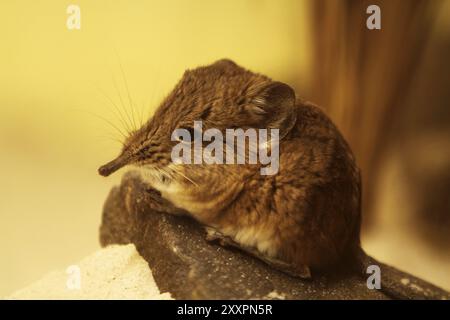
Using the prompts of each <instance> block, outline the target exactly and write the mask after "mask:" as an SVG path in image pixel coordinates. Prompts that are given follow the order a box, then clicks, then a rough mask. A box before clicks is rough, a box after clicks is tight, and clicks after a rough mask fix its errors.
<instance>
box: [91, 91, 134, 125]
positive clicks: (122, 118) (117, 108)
mask: <svg viewBox="0 0 450 320" xmlns="http://www.w3.org/2000/svg"><path fill="white" fill-rule="evenodd" d="M97 90H99V91H100V93H101V94H102V95H103V96H104V98H105V99H107V100H108V101H109V102H110V103H111V104H112V105H113V107H114V109H115V111H116V112H117V113H115V114H116V116H118V118H119V120H120V122H121V123H122V125H123V126H124V129H125V130H126V131H127V133H128V134H130V133H131V130H130V128H129V126H128V123H127V122H126V121H125V117H124V115H123V113H122V112H121V110H120V108H119V107H118V106H117V104H116V103H115V102H114V100H113V99H111V97H109V96H108V95H107V94H106V92H104V91H103V90H101V89H100V88H97Z"/></svg>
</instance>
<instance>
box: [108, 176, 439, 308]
mask: <svg viewBox="0 0 450 320" xmlns="http://www.w3.org/2000/svg"><path fill="white" fill-rule="evenodd" d="M160 203H161V199H160V198H158V195H157V193H156V192H155V191H152V190H148V189H146V187H145V186H144V185H143V184H142V183H141V182H140V179H139V177H138V176H137V174H136V173H133V172H130V173H128V174H126V175H125V176H124V178H123V180H122V183H121V185H120V186H119V187H115V188H113V189H112V190H111V192H110V195H109V197H108V199H107V201H106V203H105V206H104V210H103V218H102V225H101V228H100V242H101V244H102V245H103V246H106V245H109V244H127V243H134V244H135V246H136V248H137V250H138V252H139V253H140V254H141V255H142V257H144V259H145V260H146V261H147V262H148V264H149V266H150V268H151V270H152V273H153V276H154V279H155V282H156V284H157V285H158V287H159V290H160V291H161V292H170V293H171V295H172V297H174V298H175V299H388V298H389V297H388V296H386V295H385V294H383V293H382V292H381V291H379V290H370V289H368V288H367V286H366V282H365V281H364V279H362V278H360V277H359V276H357V275H350V276H349V275H346V276H343V275H340V276H327V277H325V276H318V277H313V280H308V281H305V280H301V279H296V278H293V277H290V276H288V275H286V274H284V273H282V272H279V271H277V270H274V269H272V268H271V267H269V266H267V265H266V264H264V263H263V262H261V261H259V260H257V259H255V258H253V257H250V256H248V255H247V254H245V253H243V252H240V251H239V250H235V249H229V248H223V247H221V246H219V245H217V244H214V243H210V242H207V241H206V240H205V232H204V229H203V227H202V226H200V225H199V224H198V223H197V222H195V221H193V220H192V219H190V218H188V217H181V216H171V215H168V214H165V213H162V211H163V210H160V209H159V208H160V205H161V204H160ZM397 272H400V271H397ZM400 274H403V275H405V278H408V279H415V278H414V277H412V276H410V275H408V274H404V273H402V272H400ZM422 283H423V282H422ZM430 288H434V286H432V285H430Z"/></svg>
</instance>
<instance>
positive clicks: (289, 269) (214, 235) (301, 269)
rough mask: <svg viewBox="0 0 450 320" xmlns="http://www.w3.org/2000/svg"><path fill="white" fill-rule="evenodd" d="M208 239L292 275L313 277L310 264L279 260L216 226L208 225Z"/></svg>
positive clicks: (304, 277) (305, 277) (303, 277)
mask: <svg viewBox="0 0 450 320" xmlns="http://www.w3.org/2000/svg"><path fill="white" fill-rule="evenodd" d="M205 229H206V240H207V241H218V242H219V243H220V245H221V246H224V247H227V246H229V247H234V248H238V249H240V250H242V251H244V252H246V253H248V254H250V255H252V256H254V257H255V258H257V259H259V260H262V261H264V262H265V263H266V264H268V265H269V266H271V267H272V268H274V269H277V270H279V271H282V272H284V273H286V274H288V275H290V276H293V277H297V278H302V279H310V278H311V271H310V269H309V267H308V266H306V265H301V266H297V265H292V264H289V263H286V262H284V261H281V260H278V259H276V258H271V257H267V256H266V255H264V254H262V253H261V252H259V251H258V250H257V249H255V248H252V247H248V246H243V245H241V244H239V243H237V242H236V241H234V240H233V239H232V238H230V237H228V236H225V235H223V234H222V233H220V232H219V231H217V230H216V229H214V228H211V227H206V228H205Z"/></svg>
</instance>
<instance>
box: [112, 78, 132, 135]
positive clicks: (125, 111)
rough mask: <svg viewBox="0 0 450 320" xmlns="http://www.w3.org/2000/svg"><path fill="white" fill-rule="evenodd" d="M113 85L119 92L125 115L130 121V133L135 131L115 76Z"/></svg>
mask: <svg viewBox="0 0 450 320" xmlns="http://www.w3.org/2000/svg"><path fill="white" fill-rule="evenodd" d="M113 84H114V88H115V89H116V91H117V95H118V96H119V101H120V105H121V106H122V109H123V110H124V113H125V115H126V116H127V119H128V121H129V122H130V125H129V127H130V128H131V130H130V131H132V130H133V121H132V120H131V117H130V114H129V112H127V108H126V107H125V103H124V102H123V99H122V94H121V93H120V90H119V86H118V85H117V81H116V79H115V78H114V76H113ZM127 127H128V126H127Z"/></svg>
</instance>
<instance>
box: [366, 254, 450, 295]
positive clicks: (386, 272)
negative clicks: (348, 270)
mask: <svg viewBox="0 0 450 320" xmlns="http://www.w3.org/2000/svg"><path fill="white" fill-rule="evenodd" d="M358 260H359V266H360V272H359V274H360V275H361V276H362V277H363V278H364V279H367V278H368V277H369V276H370V274H368V273H367V268H368V267H369V266H371V265H375V266H378V267H379V268H380V270H381V275H380V276H381V289H380V290H381V291H382V292H383V293H385V294H386V295H388V296H390V297H391V298H393V299H401V300H411V299H414V300H424V299H426V300H450V293H449V292H447V291H445V290H443V289H441V288H439V287H436V286H434V285H432V284H431V283H428V282H426V281H424V280H421V279H419V278H416V277H414V276H412V275H410V274H407V273H405V272H402V271H400V270H397V269H395V268H393V267H391V266H388V265H386V264H384V263H381V262H379V261H377V260H375V259H374V258H372V257H370V256H368V255H367V254H366V253H365V252H364V250H363V249H359V254H358Z"/></svg>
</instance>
